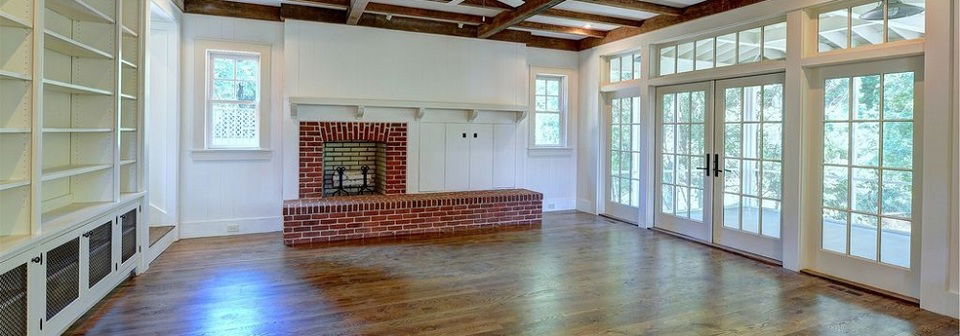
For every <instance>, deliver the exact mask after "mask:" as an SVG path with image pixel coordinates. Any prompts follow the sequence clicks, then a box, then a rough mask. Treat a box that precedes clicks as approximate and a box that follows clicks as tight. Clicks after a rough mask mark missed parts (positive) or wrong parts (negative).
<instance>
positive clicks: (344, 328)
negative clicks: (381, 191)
mask: <svg viewBox="0 0 960 336" xmlns="http://www.w3.org/2000/svg"><path fill="white" fill-rule="evenodd" d="M67 334H90V335H327V334H363V335H377V334H390V335H408V334H433V335H463V334H506V335H514V334H531V335H568V334H580V335H597V334H617V335H641V334H643V335H782V334H796V335H872V336H882V335H910V334H922V335H957V334H958V323H957V320H954V319H951V318H946V317H943V316H940V315H936V314H933V313H930V312H926V311H923V310H920V309H919V308H917V307H916V306H913V305H910V304H906V303H903V302H901V301H896V300H892V299H889V298H885V297H880V296H876V295H872V294H869V293H861V292H857V291H854V290H849V289H847V288H845V287H841V286H839V285H836V284H833V283H830V282H827V281H825V280H822V279H819V278H815V277H812V276H809V275H804V274H799V273H794V272H790V271H787V270H784V269H782V268H779V267H776V266H770V265H766V264H762V263H758V262H755V261H752V260H749V259H746V258H743V257H740V256H737V255H734V254H731V253H727V252H723V251H720V250H716V249H712V248H709V247H705V246H703V245H699V244H696V243H691V242H687V241H684V240H681V239H678V238H674V237H671V236H669V235H666V234H662V233H656V232H653V231H650V230H644V229H638V228H636V227H633V226H630V225H626V224H622V223H616V222H612V221H609V220H606V219H602V218H600V217H596V216H592V215H587V214H579V213H578V214H574V213H563V214H548V215H546V216H545V219H544V224H543V228H542V229H534V230H526V231H509V232H495V233H483V234H475V235H461V236H456V237H418V238H413V239H410V238H407V239H402V240H392V241H390V240H388V241H379V242H368V243H364V244H352V245H351V244H341V245H338V246H332V247H331V246H327V247H311V248H287V247H284V246H282V245H281V243H280V235H279V234H258V235H245V236H234V237H224V238H206V239H191V240H183V241H180V242H177V243H175V244H173V246H172V247H170V249H169V250H167V251H166V252H165V253H164V254H163V255H162V256H160V258H159V259H157V261H156V262H155V263H154V264H153V265H152V266H151V268H150V270H149V271H148V272H147V273H145V274H143V275H142V276H140V277H137V278H135V279H132V280H129V281H127V282H125V283H124V284H123V285H121V287H119V288H118V289H117V290H116V291H114V292H113V293H112V294H110V296H109V297H108V298H107V299H105V300H104V301H103V302H102V303H101V304H100V305H98V306H97V307H95V308H94V310H93V311H91V313H90V314H88V316H86V317H84V318H83V319H81V321H80V322H78V324H77V325H75V326H74V327H73V328H72V329H71V330H70V331H68V333H67Z"/></svg>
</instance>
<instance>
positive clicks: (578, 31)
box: [514, 21, 607, 38]
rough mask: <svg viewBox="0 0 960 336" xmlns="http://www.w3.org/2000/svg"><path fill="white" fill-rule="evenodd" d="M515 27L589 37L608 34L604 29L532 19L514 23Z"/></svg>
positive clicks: (601, 36) (600, 36)
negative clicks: (569, 25)
mask: <svg viewBox="0 0 960 336" xmlns="http://www.w3.org/2000/svg"><path fill="white" fill-rule="evenodd" d="M514 27H515V28H525V29H532V30H540V31H548V32H554V33H563V34H570V35H580V36H588V37H599V38H603V37H606V36H607V32H605V31H602V30H594V29H586V28H578V27H568V26H561V25H555V24H549V23H540V22H530V21H523V22H520V23H517V24H515V25H514Z"/></svg>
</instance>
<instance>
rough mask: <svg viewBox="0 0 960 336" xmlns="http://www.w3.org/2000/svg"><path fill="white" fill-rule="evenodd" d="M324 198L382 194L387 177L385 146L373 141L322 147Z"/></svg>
mask: <svg viewBox="0 0 960 336" xmlns="http://www.w3.org/2000/svg"><path fill="white" fill-rule="evenodd" d="M323 147H324V148H323V195H324V196H353V195H377V194H383V193H384V190H385V189H386V181H385V179H384V178H383V177H385V176H386V173H387V170H386V169H387V145H386V144H385V143H382V142H372V141H343V142H326V143H324V144H323Z"/></svg>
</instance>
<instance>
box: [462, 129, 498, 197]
mask: <svg viewBox="0 0 960 336" xmlns="http://www.w3.org/2000/svg"><path fill="white" fill-rule="evenodd" d="M467 130H468V132H467V140H468V141H469V142H470V167H469V168H470V169H469V170H470V190H487V189H493V125H490V124H475V125H467Z"/></svg>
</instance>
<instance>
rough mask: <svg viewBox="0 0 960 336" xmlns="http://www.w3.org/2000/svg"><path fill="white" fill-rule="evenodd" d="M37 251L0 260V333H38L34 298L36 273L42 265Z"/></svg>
mask: <svg viewBox="0 0 960 336" xmlns="http://www.w3.org/2000/svg"><path fill="white" fill-rule="evenodd" d="M34 252H35V251H30V252H24V253H22V254H20V255H17V256H15V257H12V258H10V259H7V260H5V261H2V262H0V336H14V335H16V336H20V335H27V334H36V332H37V330H38V328H39V327H40V324H39V320H37V319H34V318H33V317H32V311H33V310H36V309H34V307H35V306H36V304H35V301H36V300H35V297H36V295H33V293H32V292H34V288H33V285H29V286H28V284H35V283H36V282H35V281H30V280H34V279H33V278H32V277H33V276H35V275H34V274H33V273H35V272H34V271H35V270H36V268H38V266H40V254H39V253H34Z"/></svg>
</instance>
